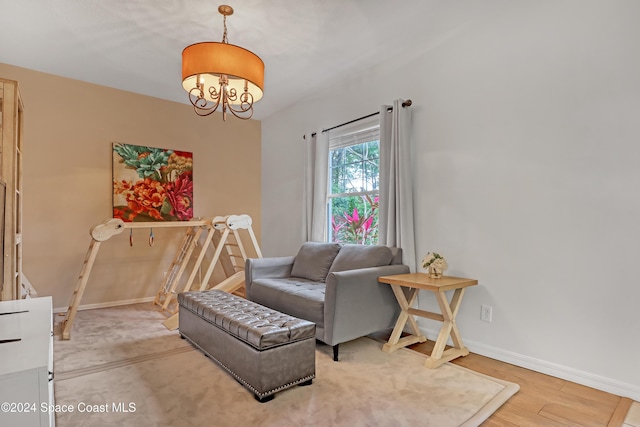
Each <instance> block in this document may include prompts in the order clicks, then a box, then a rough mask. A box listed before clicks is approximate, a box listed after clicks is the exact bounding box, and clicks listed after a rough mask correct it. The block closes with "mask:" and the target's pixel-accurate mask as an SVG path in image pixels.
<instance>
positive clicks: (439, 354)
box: [424, 288, 469, 368]
mask: <svg viewBox="0 0 640 427" xmlns="http://www.w3.org/2000/svg"><path fill="white" fill-rule="evenodd" d="M464 290H465V288H462V289H456V290H455V291H454V293H453V297H452V298H451V304H449V303H448V302H447V296H446V295H445V293H444V292H436V293H435V294H436V299H437V300H438V305H439V306H440V311H441V312H442V317H443V321H442V326H441V327H440V333H439V334H438V338H437V339H436V344H435V346H434V347H433V351H432V352H431V356H430V357H429V358H428V359H427V360H426V361H425V362H424V366H426V367H427V368H437V367H438V366H440V365H442V364H443V363H445V362H448V361H450V360H453V359H455V358H457V357H460V356H466V355H468V354H469V349H468V348H467V347H465V346H464V345H463V344H462V338H461V337H460V331H459V330H458V325H457V324H456V316H457V315H458V309H459V308H460V302H461V301H462V296H463V295H464ZM449 336H451V340H452V341H453V347H452V348H450V349H448V350H445V349H444V347H445V345H446V344H447V340H448V339H449Z"/></svg>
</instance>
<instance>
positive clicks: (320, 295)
mask: <svg viewBox="0 0 640 427" xmlns="http://www.w3.org/2000/svg"><path fill="white" fill-rule="evenodd" d="M324 295H325V284H324V283H320V282H313V281H311V280H307V279H296V278H287V279H255V280H254V281H253V283H252V284H251V294H250V295H249V298H250V299H251V301H253V302H256V303H258V304H261V305H264V306H267V307H270V308H272V309H273V310H277V311H279V312H281V313H285V314H288V315H290V316H294V317H298V318H300V319H305V320H309V321H311V322H314V323H315V324H317V325H318V327H322V326H324Z"/></svg>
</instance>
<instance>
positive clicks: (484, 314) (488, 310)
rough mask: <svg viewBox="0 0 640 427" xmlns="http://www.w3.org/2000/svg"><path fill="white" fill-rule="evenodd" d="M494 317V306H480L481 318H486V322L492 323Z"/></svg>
mask: <svg viewBox="0 0 640 427" xmlns="http://www.w3.org/2000/svg"><path fill="white" fill-rule="evenodd" d="M492 318H493V307H491V306H490V305H481V306H480V320H484V321H485V322H489V323H491V320H492Z"/></svg>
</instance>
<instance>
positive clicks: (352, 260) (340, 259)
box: [329, 244, 393, 273]
mask: <svg viewBox="0 0 640 427" xmlns="http://www.w3.org/2000/svg"><path fill="white" fill-rule="evenodd" d="M392 259H393V253H392V252H391V249H389V248H388V247H387V246H365V245H354V244H348V245H343V246H342V248H341V249H340V252H339V253H338V255H337V256H336V258H335V259H334V260H333V264H332V265H331V268H330V269H329V273H333V272H334V271H347V270H355V269H359V268H368V267H380V266H382V265H389V264H390V263H391V260H392Z"/></svg>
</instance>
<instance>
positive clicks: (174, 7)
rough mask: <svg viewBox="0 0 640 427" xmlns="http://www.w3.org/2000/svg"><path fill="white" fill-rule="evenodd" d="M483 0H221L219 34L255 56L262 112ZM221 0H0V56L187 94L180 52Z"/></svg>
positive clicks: (410, 49)
mask: <svg viewBox="0 0 640 427" xmlns="http://www.w3.org/2000/svg"><path fill="white" fill-rule="evenodd" d="M491 1H492V0H481V1H477V0H396V1H389V0H387V1H383V0H270V1H267V0H229V2H228V3H227V4H229V5H231V6H232V7H233V8H234V10H235V13H234V14H233V15H232V16H230V17H228V18H227V27H228V40H229V43H231V44H235V45H239V46H242V47H244V48H246V49H248V50H251V51H252V52H254V53H255V54H257V55H258V56H260V57H261V58H262V60H263V61H264V63H265V89H264V92H265V95H264V98H263V99H262V100H261V101H260V102H258V103H257V104H256V105H255V114H254V118H256V119H264V118H266V117H268V116H269V115H271V114H273V113H275V112H277V111H278V110H280V109H282V108H285V107H288V106H290V105H292V104H294V103H295V102H296V101H297V100H299V99H300V98H302V97H303V96H305V95H310V94H313V93H317V92H319V91H322V90H330V83H331V82H332V81H335V80H336V79H338V78H340V77H341V76H345V75H346V73H347V72H348V71H349V70H351V71H354V72H362V71H365V70H366V69H367V68H368V67H372V66H374V65H376V64H378V63H383V62H385V61H389V60H393V59H394V58H401V57H402V56H406V55H412V54H415V50H416V49H417V48H418V47H419V48H420V49H421V50H424V49H427V48H429V46H435V45H437V44H438V43H440V42H441V40H442V39H443V38H446V37H448V35H450V34H452V33H453V32H455V31H457V30H459V29H460V28H462V27H463V26H464V25H465V24H466V23H468V22H469V21H470V20H471V19H473V18H474V17H475V16H477V14H478V13H479V12H480V11H481V10H482V9H483V7H484V8H486V7H487V6H488V4H489V3H490V2H491ZM220 4H225V0H218V1H217V2H213V1H211V0H0V62H4V63H6V64H11V65H15V66H19V67H25V68H29V69H32V70H37V71H42V72H46V73H51V74H56V75H59V76H64V77H70V78H73V79H77V80H82V81H86V82H91V83H96V84H100V85H104V86H109V87H113V88H118V89H123V90H127V91H131V92H135V93H140V94H144V95H149V96H154V97H157V98H162V99H167V100H171V101H177V102H182V103H188V101H187V93H186V92H185V91H184V90H183V89H182V86H181V53H182V49H184V48H185V47H186V46H188V45H190V44H193V43H197V42H201V41H221V40H222V30H223V21H222V15H220V14H219V13H218V11H217V9H218V6H219V5H220Z"/></svg>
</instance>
